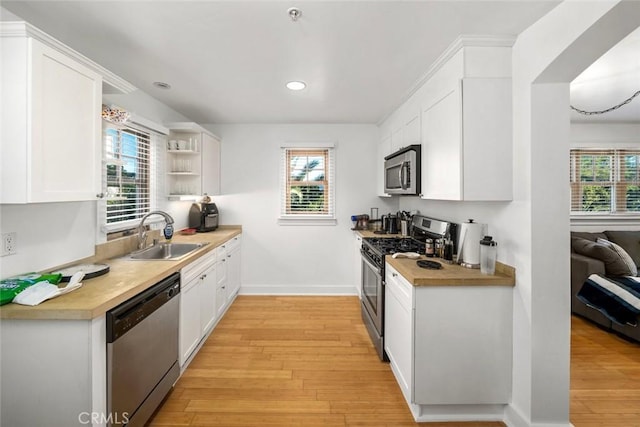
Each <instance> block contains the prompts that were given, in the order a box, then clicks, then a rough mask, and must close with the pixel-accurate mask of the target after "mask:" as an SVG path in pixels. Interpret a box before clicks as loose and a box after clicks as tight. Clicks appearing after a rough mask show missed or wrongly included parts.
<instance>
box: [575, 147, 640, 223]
mask: <svg viewBox="0 0 640 427" xmlns="http://www.w3.org/2000/svg"><path fill="white" fill-rule="evenodd" d="M570 162H571V164H570V168H571V169H570V174H571V213H572V214H575V213H591V214H604V215H609V214H629V213H640V150H614V149H609V150H594V149H573V150H571V155H570Z"/></svg>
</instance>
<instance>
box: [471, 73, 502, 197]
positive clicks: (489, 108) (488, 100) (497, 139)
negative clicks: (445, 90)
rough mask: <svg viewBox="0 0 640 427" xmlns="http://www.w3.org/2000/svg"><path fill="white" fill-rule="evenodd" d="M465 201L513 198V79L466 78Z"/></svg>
mask: <svg viewBox="0 0 640 427" xmlns="http://www.w3.org/2000/svg"><path fill="white" fill-rule="evenodd" d="M462 90H463V104H462V117H463V133H464V134H463V135H462V141H463V151H464V156H463V160H462V168H463V172H462V176H463V177H464V181H463V183H464V186H463V189H462V197H463V199H464V200H511V199H512V198H513V158H512V153H513V150H512V145H513V144H512V141H513V135H512V132H513V126H512V115H511V111H512V108H511V79H507V78H481V79H469V78H466V79H463V80H462Z"/></svg>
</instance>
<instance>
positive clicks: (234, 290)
mask: <svg viewBox="0 0 640 427" xmlns="http://www.w3.org/2000/svg"><path fill="white" fill-rule="evenodd" d="M241 244H242V234H240V235H238V236H235V237H234V238H233V239H231V240H229V241H228V242H227V243H226V248H227V284H228V285H227V294H228V298H229V299H233V298H234V297H235V296H236V295H237V294H238V292H239V291H240V282H241V280H240V262H241V261H240V247H241Z"/></svg>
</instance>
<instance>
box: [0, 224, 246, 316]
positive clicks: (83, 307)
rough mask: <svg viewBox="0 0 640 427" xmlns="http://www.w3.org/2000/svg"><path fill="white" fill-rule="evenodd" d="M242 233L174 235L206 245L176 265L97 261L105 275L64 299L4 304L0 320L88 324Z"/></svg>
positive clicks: (232, 229)
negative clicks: (32, 305) (30, 303)
mask: <svg viewBox="0 0 640 427" xmlns="http://www.w3.org/2000/svg"><path fill="white" fill-rule="evenodd" d="M240 233H242V228H241V227H229V228H221V229H218V230H216V231H213V232H209V233H197V234H194V235H191V236H182V235H176V236H175V237H174V238H173V239H172V241H173V242H176V243H180V242H183V243H197V242H208V243H209V244H208V245H206V246H203V247H202V248H200V249H198V250H197V251H194V252H192V253H191V254H189V255H188V256H186V257H184V258H181V259H179V260H176V261H138V260H135V261H132V260H129V259H126V258H123V257H120V258H112V259H107V260H102V261H100V260H96V261H94V262H102V263H105V264H108V265H109V266H110V270H109V272H108V273H107V274H105V275H103V276H99V277H95V278H93V279H89V280H83V285H82V287H81V288H80V289H77V290H75V291H73V292H71V293H69V294H67V295H62V296H60V297H58V298H54V299H51V300H48V301H45V302H43V303H42V304H40V305H37V306H34V307H29V306H24V305H19V304H7V305H3V306H2V307H0V318H2V319H32V320H33V319H39V320H46V319H67V320H90V319H94V318H96V317H99V316H101V315H103V314H104V313H106V312H107V311H108V310H110V309H112V308H113V307H115V306H117V305H119V304H120V303H122V302H124V301H126V300H128V299H129V298H131V297H133V296H135V295H137V294H139V293H140V292H142V291H144V290H145V289H147V288H149V287H150V286H152V285H153V284H155V283H157V282H159V281H160V280H162V279H163V278H165V277H167V276H169V275H170V274H172V273H175V272H176V271H179V270H180V269H181V268H182V267H184V266H186V265H187V264H189V263H191V262H193V261H194V260H196V259H198V258H200V257H201V256H202V255H204V254H206V253H208V252H211V251H212V250H214V249H215V248H216V247H218V246H220V245H221V244H223V243H224V242H226V241H227V240H229V239H231V238H233V237H234V236H237V235H238V234H240Z"/></svg>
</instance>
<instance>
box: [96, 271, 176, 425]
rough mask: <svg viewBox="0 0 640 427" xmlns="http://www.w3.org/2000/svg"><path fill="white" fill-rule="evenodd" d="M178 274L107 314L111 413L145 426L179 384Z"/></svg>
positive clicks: (115, 422)
mask: <svg viewBox="0 0 640 427" xmlns="http://www.w3.org/2000/svg"><path fill="white" fill-rule="evenodd" d="M179 296H180V273H175V274H173V275H171V276H169V277H167V278H166V279H164V280H162V281H161V282H159V283H157V284H156V285H154V286H152V287H151V288H149V289H147V290H146V291H144V292H141V293H140V294H139V295H136V296H135V297H133V298H131V299H130V300H128V301H125V302H123V303H122V304H120V305H119V306H118V307H116V308H114V309H113V310H111V311H108V312H107V410H108V414H109V416H110V420H111V421H112V422H111V423H110V425H112V426H115V425H118V426H125V425H126V426H130V427H134V426H144V424H145V423H146V422H147V421H148V420H149V418H150V417H151V415H152V414H153V412H154V411H155V410H156V408H157V407H158V405H159V404H160V403H161V402H162V399H164V397H165V396H166V395H167V393H168V392H169V390H171V387H173V385H174V384H175V382H176V381H177V380H178V377H179V375H180V366H179V365H178V321H179V307H180V304H179V299H180V298H179Z"/></svg>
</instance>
